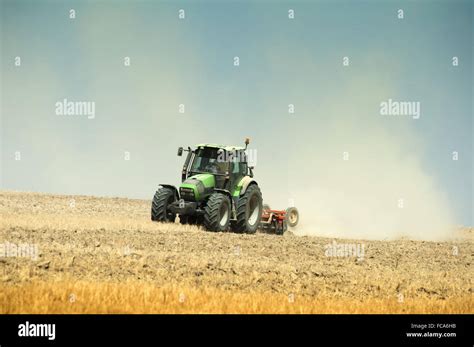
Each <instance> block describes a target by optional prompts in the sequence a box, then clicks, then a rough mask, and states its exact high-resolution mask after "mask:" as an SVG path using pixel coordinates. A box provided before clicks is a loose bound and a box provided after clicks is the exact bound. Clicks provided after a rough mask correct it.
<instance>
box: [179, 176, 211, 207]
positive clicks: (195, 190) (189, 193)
mask: <svg viewBox="0 0 474 347" xmlns="http://www.w3.org/2000/svg"><path fill="white" fill-rule="evenodd" d="M215 186H216V179H215V177H214V175H212V174H207V173H206V174H197V175H193V176H190V177H188V178H187V179H186V180H185V181H184V182H183V183H181V185H180V186H179V192H180V195H181V198H182V199H184V200H201V199H203V198H204V197H205V196H207V195H208V194H210V193H211V192H212V191H213V190H214V187H215Z"/></svg>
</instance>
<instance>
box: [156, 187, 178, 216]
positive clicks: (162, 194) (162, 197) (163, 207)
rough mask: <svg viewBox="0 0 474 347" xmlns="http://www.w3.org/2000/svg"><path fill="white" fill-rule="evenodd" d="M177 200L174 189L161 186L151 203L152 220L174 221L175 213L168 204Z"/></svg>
mask: <svg viewBox="0 0 474 347" xmlns="http://www.w3.org/2000/svg"><path fill="white" fill-rule="evenodd" d="M174 201H176V196H175V194H174V192H173V190H171V189H169V188H160V189H158V190H157V191H156V193H155V196H154V197H153V202H152V204H151V220H152V221H155V222H173V221H174V217H175V216H174V214H173V213H171V212H169V211H168V205H169V204H171V203H173V202H174Z"/></svg>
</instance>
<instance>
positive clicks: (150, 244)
mask: <svg viewBox="0 0 474 347" xmlns="http://www.w3.org/2000/svg"><path fill="white" fill-rule="evenodd" d="M149 212H150V201H145V200H129V199H118V198H96V197H86V196H73V197H72V196H54V195H45V194H36V193H16V192H0V244H3V248H4V249H5V247H6V246H5V245H6V243H9V244H10V248H9V249H10V250H11V249H12V248H11V247H12V246H11V245H22V244H28V245H32V246H34V245H36V246H37V249H38V251H39V255H38V259H32V258H31V257H28V256H27V257H22V256H11V254H10V256H6V257H1V254H0V276H1V277H0V278H1V282H0V286H1V289H0V313H18V312H19V313H51V312H54V313H75V312H79V313H81V312H84V313H96V312H100V313H103V312H113V313H119V312H120V313H122V312H130V313H141V312H146V313H175V312H178V313H181V312H182V313H184V312H193V313H195V312H202V313H208V312H212V313H216V312H217V313H219V312H231V313H246V312H247V313H261V312H266V313H287V312H291V313H355V312H357V313H370V312H374V313H398V312H406V313H440V312H443V313H455V312H456V313H458V312H459V313H472V312H474V309H473V306H474V305H473V303H474V302H473V286H472V278H473V270H472V269H473V267H472V261H473V255H474V242H473V235H472V229H464V230H463V231H462V232H459V234H458V236H457V239H456V240H454V241H449V242H421V241H409V240H399V241H390V242H388V241H363V240H359V241H354V240H340V239H338V240H336V242H338V243H356V244H358V245H363V246H364V257H363V259H362V260H357V259H356V258H354V257H350V256H349V257H327V256H326V254H325V246H326V245H328V244H330V243H331V242H332V241H333V239H327V238H317V237H307V236H306V237H299V236H295V235H291V234H288V235H285V236H276V235H268V234H262V233H259V234H256V235H239V234H233V233H211V232H206V231H203V230H201V229H199V228H197V227H192V226H181V225H179V224H160V223H152V222H151V221H149ZM24 255H25V254H24Z"/></svg>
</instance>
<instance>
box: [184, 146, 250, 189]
mask: <svg viewBox="0 0 474 347" xmlns="http://www.w3.org/2000/svg"><path fill="white" fill-rule="evenodd" d="M182 151H183V149H182V148H179V149H178V155H182ZM187 151H188V155H187V158H186V161H185V163H184V166H183V171H182V175H181V176H182V177H181V179H182V181H183V182H184V181H185V180H187V179H188V178H190V177H193V176H196V175H202V174H210V175H213V176H214V180H215V188H219V189H226V190H228V191H233V190H234V188H235V187H236V185H237V184H238V183H239V181H240V180H241V179H242V178H243V177H245V176H246V175H248V174H249V170H250V169H249V168H248V165H247V157H246V154H245V148H244V147H234V146H220V145H215V144H199V145H197V146H196V149H195V150H191V149H188V150H187Z"/></svg>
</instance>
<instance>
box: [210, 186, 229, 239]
mask: <svg viewBox="0 0 474 347" xmlns="http://www.w3.org/2000/svg"><path fill="white" fill-rule="evenodd" d="M230 214H231V207H230V200H229V198H228V197H227V196H226V195H225V194H222V193H214V194H212V195H211V196H210V197H209V200H208V202H207V204H206V207H205V209H204V226H205V227H206V229H207V230H209V231H226V230H227V229H228V228H229V222H230Z"/></svg>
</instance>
